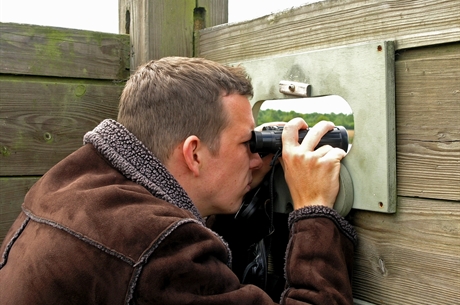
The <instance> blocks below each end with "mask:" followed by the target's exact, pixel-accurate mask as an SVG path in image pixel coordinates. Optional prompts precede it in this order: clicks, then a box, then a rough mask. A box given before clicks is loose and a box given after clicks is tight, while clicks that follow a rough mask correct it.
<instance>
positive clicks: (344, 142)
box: [249, 126, 348, 154]
mask: <svg viewBox="0 0 460 305" xmlns="http://www.w3.org/2000/svg"><path fill="white" fill-rule="evenodd" d="M282 133H283V126H265V127H264V128H263V129H262V131H252V138H251V141H250V142H249V148H250V150H251V152H252V153H273V154H274V153H276V152H277V151H278V150H279V149H281V147H282V141H281V134H282ZM307 133H308V129H301V130H299V143H302V141H303V139H304V138H305V136H306V135H307ZM323 145H330V146H332V147H338V148H341V149H343V150H344V151H345V152H347V151H348V133H347V130H346V129H345V127H342V126H337V127H334V129H332V130H331V131H329V132H328V133H326V134H325V135H324V136H323V137H322V138H321V141H320V142H319V143H318V145H317V146H316V147H315V149H317V148H318V147H321V146H323Z"/></svg>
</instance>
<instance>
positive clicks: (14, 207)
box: [0, 177, 39, 244]
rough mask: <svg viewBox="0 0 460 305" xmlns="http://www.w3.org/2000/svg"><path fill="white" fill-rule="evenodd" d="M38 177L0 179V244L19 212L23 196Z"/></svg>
mask: <svg viewBox="0 0 460 305" xmlns="http://www.w3.org/2000/svg"><path fill="white" fill-rule="evenodd" d="M38 179H39V177H20V178H11V177H1V178H0V190H1V192H0V193H1V196H0V244H1V243H2V241H3V238H4V237H5V235H6V233H7V232H8V230H9V228H10V227H11V225H12V224H13V222H14V220H15V219H16V217H18V215H19V212H20V211H21V204H22V203H23V201H24V195H25V194H26V193H27V192H28V191H29V189H30V188H31V187H32V185H33V184H34V183H35V182H36V181H37V180H38Z"/></svg>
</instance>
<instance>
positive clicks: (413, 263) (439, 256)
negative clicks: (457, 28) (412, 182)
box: [352, 197, 460, 305]
mask: <svg viewBox="0 0 460 305" xmlns="http://www.w3.org/2000/svg"><path fill="white" fill-rule="evenodd" d="M352 216H353V224H354V225H355V227H356V229H357V231H358V235H359V247H358V248H357V253H356V256H355V270H354V279H353V295H354V297H356V298H358V299H362V300H365V301H367V302H371V303H375V304H392V305H398V304H401V305H411V304H413V305H418V304H437V305H442V304H445V305H451V304H457V303H458V300H459V299H460V290H459V289H458V288H459V287H460V276H459V270H460V259H459V254H460V239H459V234H460V204H458V203H455V202H447V201H441V200H426V199H414V198H403V197H401V198H399V202H398V211H397V213H396V214H381V213H372V212H364V211H359V212H358V211H356V213H353V214H352Z"/></svg>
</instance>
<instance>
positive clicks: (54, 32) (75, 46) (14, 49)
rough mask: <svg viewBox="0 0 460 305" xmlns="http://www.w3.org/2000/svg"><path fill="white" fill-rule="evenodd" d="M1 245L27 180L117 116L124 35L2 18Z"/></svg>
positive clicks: (125, 56)
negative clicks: (90, 132)
mask: <svg viewBox="0 0 460 305" xmlns="http://www.w3.org/2000/svg"><path fill="white" fill-rule="evenodd" d="M0 57H1V58H0V243H1V242H2V240H3V238H4V236H5V234H6V232H7V230H8V229H9V227H10V226H11V224H12V221H13V220H14V219H15V218H16V217H17V215H18V214H19V211H20V206H21V204H22V201H23V198H24V195H25V193H26V192H27V190H28V189H29V188H30V187H31V186H32V184H33V183H34V182H35V181H36V180H37V179H38V178H39V177H40V176H41V175H43V174H44V173H45V172H46V171H47V170H48V169H49V168H50V167H52V166H53V165H54V164H56V163H57V162H59V161H60V160H61V159H63V158H64V157H65V156H67V155H68V154H70V153H71V152H73V151H74V150H76V149H78V148H79V147H80V146H81V145H82V143H83V135H84V134H85V133H86V132H87V131H89V130H91V129H93V128H94V127H95V126H96V125H97V124H98V123H99V122H100V121H101V120H103V119H105V118H116V115H117V107H118V99H119V95H120V94H121V91H122V89H123V85H124V81H125V80H126V79H127V78H128V77H129V36H127V35H114V34H106V33H98V32H89V31H79V30H70V29H62V28H53V27H41V26H30V25H20V24H12V23H0Z"/></svg>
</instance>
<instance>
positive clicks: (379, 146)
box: [233, 41, 396, 213]
mask: <svg viewBox="0 0 460 305" xmlns="http://www.w3.org/2000/svg"><path fill="white" fill-rule="evenodd" d="M233 64H234V65H238V64H241V65H242V66H244V67H245V68H246V70H247V72H248V74H249V76H250V77H251V78H252V81H253V85H254V97H253V98H252V100H251V103H252V106H253V112H254V114H255V116H256V117H257V113H258V110H259V108H260V105H261V103H262V102H263V101H265V100H273V99H286V98H289V99H292V98H293V97H292V96H288V95H285V94H283V93H281V92H279V87H280V86H279V83H280V81H282V80H288V81H294V82H300V83H307V84H310V85H311V95H312V96H322V95H339V96H341V97H342V98H344V99H345V100H346V101H347V102H348V103H349V105H350V106H351V108H352V110H353V116H354V123H355V135H354V140H353V148H352V149H351V151H350V152H349V153H348V155H347V156H346V157H345V159H344V160H343V163H344V165H345V166H346V168H347V169H348V171H349V173H350V175H351V177H352V180H353V192H354V201H353V208H355V209H361V210H369V211H377V212H386V213H392V212H395V210H396V140H395V81H394V43H393V42H392V41H376V42H369V43H365V44H357V45H350V46H346V47H340V48H331V49H323V50H317V51H312V52H305V53H296V54H288V55H282V56H277V57H269V58H263V59H258V60H251V61H244V62H238V63H233ZM305 102H308V99H305Z"/></svg>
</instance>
